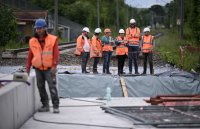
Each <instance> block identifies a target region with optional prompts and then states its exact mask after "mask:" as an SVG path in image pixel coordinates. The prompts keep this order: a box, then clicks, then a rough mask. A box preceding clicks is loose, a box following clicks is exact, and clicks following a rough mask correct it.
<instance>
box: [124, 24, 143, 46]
mask: <svg viewBox="0 0 200 129" xmlns="http://www.w3.org/2000/svg"><path fill="white" fill-rule="evenodd" d="M126 38H127V40H128V42H129V44H130V45H139V38H140V29H139V28H138V27H135V28H130V27H129V28H127V29H126Z"/></svg>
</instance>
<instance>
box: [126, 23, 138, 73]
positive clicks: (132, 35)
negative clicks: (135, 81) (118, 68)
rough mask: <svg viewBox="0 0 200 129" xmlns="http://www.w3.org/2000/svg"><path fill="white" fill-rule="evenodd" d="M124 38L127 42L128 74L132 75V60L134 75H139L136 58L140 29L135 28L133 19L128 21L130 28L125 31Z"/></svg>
mask: <svg viewBox="0 0 200 129" xmlns="http://www.w3.org/2000/svg"><path fill="white" fill-rule="evenodd" d="M126 38H127V40H128V61H129V74H132V60H134V67H135V74H139V73H138V63H137V58H138V51H139V40H140V29H139V28H138V27H136V21H135V19H131V20H130V27H128V28H127V29H126Z"/></svg>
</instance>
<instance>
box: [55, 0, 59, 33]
mask: <svg viewBox="0 0 200 129" xmlns="http://www.w3.org/2000/svg"><path fill="white" fill-rule="evenodd" d="M54 6H55V7H54V34H55V35H58V0H54Z"/></svg>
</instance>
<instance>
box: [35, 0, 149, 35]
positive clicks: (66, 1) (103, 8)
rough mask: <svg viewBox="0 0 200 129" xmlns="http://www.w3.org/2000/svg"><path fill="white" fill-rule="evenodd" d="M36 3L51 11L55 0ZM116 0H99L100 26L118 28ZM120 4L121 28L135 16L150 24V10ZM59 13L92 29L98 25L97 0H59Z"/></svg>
mask: <svg viewBox="0 0 200 129" xmlns="http://www.w3.org/2000/svg"><path fill="white" fill-rule="evenodd" d="M31 1H32V3H33V4H36V5H38V6H40V7H42V8H44V9H47V10H49V11H50V12H52V11H54V2H53V0H43V1H41V0H31ZM116 4H117V3H116V0H109V1H108V0H99V9H100V10H99V12H100V27H101V28H106V27H109V28H112V29H113V31H118V30H116V29H117V27H116V25H117V23H116ZM118 5H119V24H120V25H119V28H123V29H125V28H126V27H127V26H128V25H129V24H128V23H129V20H130V19H131V18H135V19H136V21H137V25H138V26H147V25H149V18H151V17H150V15H149V10H148V9H144V10H146V11H144V10H142V11H141V12H142V13H143V14H145V15H144V17H143V15H140V11H138V10H137V9H136V8H132V7H130V6H128V5H126V4H125V3H124V0H118ZM58 13H59V15H61V16H65V17H67V18H69V19H70V20H72V21H74V22H77V23H79V24H82V25H84V26H88V27H89V28H91V29H95V28H96V27H97V0H59V3H58Z"/></svg>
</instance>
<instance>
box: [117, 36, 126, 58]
mask: <svg viewBox="0 0 200 129" xmlns="http://www.w3.org/2000/svg"><path fill="white" fill-rule="evenodd" d="M117 42H119V43H120V44H119V45H117V47H116V55H125V54H126V55H128V48H127V46H126V43H127V40H126V37H124V39H122V37H121V36H118V37H117Z"/></svg>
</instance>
